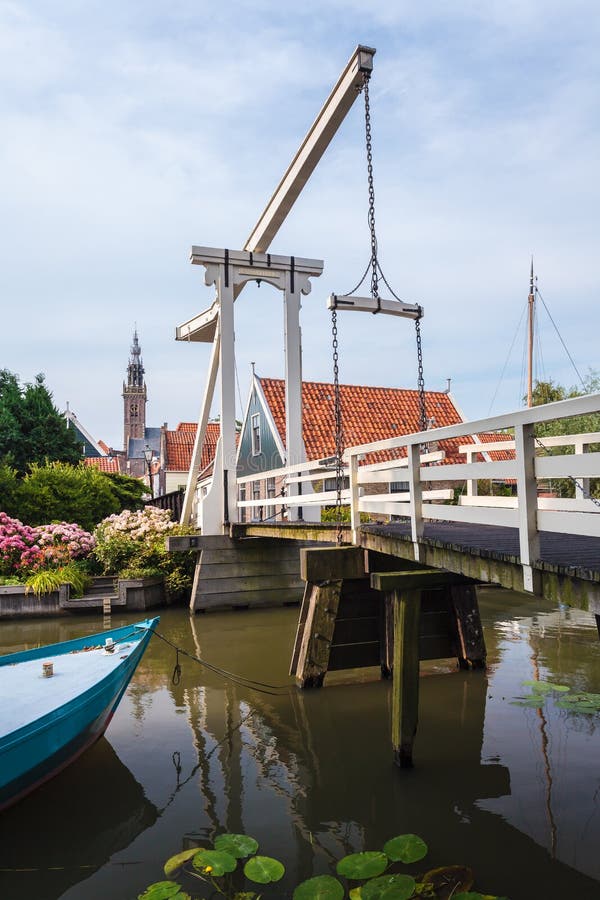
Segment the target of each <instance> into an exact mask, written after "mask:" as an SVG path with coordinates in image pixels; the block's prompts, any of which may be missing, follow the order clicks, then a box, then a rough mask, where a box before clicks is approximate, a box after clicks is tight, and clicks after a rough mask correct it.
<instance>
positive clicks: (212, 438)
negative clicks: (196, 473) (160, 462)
mask: <svg viewBox="0 0 600 900" xmlns="http://www.w3.org/2000/svg"><path fill="white" fill-rule="evenodd" d="M197 428H198V426H197V425H196V423H195V422H180V423H179V425H178V426H177V428H176V429H175V431H166V432H165V435H166V455H167V460H166V469H167V472H188V471H189V468H190V463H191V461H192V451H193V449H194V441H195V440H196V430H197ZM220 433H221V426H220V425H219V423H218V422H209V423H208V425H207V426H206V437H205V438H204V444H203V446H202V456H201V458H200V471H202V469H205V468H206V466H207V465H208V464H209V463H210V462H211V461H212V460H213V459H214V456H215V452H216V449H217V440H218V439H219V435H220Z"/></svg>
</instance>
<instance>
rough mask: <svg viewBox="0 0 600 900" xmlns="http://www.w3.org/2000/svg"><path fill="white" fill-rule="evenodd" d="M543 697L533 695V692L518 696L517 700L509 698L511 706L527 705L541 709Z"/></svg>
mask: <svg viewBox="0 0 600 900" xmlns="http://www.w3.org/2000/svg"><path fill="white" fill-rule="evenodd" d="M545 702H546V701H545V698H544V697H535V696H533V694H532V695H531V696H530V697H520V698H519V699H518V700H511V701H510V705H511V706H529V707H533V708H534V709H541V707H542V706H543V705H544V703H545Z"/></svg>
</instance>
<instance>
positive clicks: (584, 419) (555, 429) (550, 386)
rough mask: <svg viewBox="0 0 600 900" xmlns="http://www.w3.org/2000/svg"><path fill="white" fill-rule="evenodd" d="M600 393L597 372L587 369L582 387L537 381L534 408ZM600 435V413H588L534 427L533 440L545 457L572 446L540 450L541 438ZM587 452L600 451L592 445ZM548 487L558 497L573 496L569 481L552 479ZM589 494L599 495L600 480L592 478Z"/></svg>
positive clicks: (568, 449) (571, 450)
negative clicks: (564, 435) (565, 435)
mask: <svg viewBox="0 0 600 900" xmlns="http://www.w3.org/2000/svg"><path fill="white" fill-rule="evenodd" d="M599 391H600V373H598V372H596V371H594V370H590V371H589V372H588V375H587V377H586V378H584V379H583V384H582V385H581V386H574V387H570V388H565V387H564V386H563V385H561V384H557V383H556V382H554V381H552V379H550V380H548V381H536V383H535V385H534V387H533V405H534V406H540V405H541V404H543V403H553V402H555V401H557V400H568V399H570V398H572V397H582V396H583V395H584V394H593V393H597V392H599ZM590 432H600V413H587V414H586V415H582V416H569V417H568V418H566V419H554V420H551V421H549V422H541V423H540V424H539V425H536V427H535V434H536V437H537V438H538V439H539V442H540V445H541V446H540V447H539V448H538V452H540V453H545V454H547V455H556V454H561V455H562V454H568V453H574V452H575V449H574V448H573V447H571V448H568V447H546V448H544V447H543V443H544V438H545V437H550V436H555V435H561V434H589V433H590ZM590 450H593V451H598V450H600V444H591V445H590ZM549 486H550V487H551V489H552V490H554V491H556V493H557V494H558V496H559V497H573V496H574V495H575V483H574V482H573V481H572V480H571V479H566V478H556V479H552V481H551V482H550V484H549ZM590 493H591V495H592V496H594V497H598V496H600V480H599V479H592V481H591V482H590Z"/></svg>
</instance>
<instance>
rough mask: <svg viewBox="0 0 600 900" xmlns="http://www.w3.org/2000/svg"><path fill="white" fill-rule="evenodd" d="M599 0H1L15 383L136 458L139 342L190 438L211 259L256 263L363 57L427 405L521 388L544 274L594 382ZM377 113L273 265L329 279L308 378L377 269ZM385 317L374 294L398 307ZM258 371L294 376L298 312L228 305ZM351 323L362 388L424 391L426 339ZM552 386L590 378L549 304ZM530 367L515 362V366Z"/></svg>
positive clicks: (6, 286)
mask: <svg viewBox="0 0 600 900" xmlns="http://www.w3.org/2000/svg"><path fill="white" fill-rule="evenodd" d="M599 40H600V6H599V5H598V4H597V2H595V0H571V2H570V3H569V4H565V3H563V2H559V0H544V2H542V0H518V2H517V0H456V2H455V3H452V4H449V3H447V2H441V0H430V2H422V3H420V4H417V3H414V2H407V0H396V2H394V3H390V2H389V0H370V2H369V3H364V2H363V3H357V2H356V0H345V2H341V0H319V2H315V0H305V2H304V3H302V4H296V3H294V4H292V3H289V2H285V0H278V2H274V0H252V2H248V0H238V2H228V0H222V2H221V3H219V4H215V3H206V2H204V0H193V2H191V0H170V2H169V3H166V2H158V0H144V2H143V3H142V2H139V0H126V2H123V0H120V2H116V0H85V2H84V0H51V2H50V0H35V2H33V0H32V2H27V0H23V2H17V0H8V2H5V0H0V82H1V84H0V135H1V140H0V209H1V210H2V215H1V218H0V228H1V234H0V237H1V240H0V298H1V304H2V329H1V331H0V351H1V352H0V367H1V368H7V369H9V370H10V371H12V372H16V373H17V374H18V375H19V377H20V378H21V379H22V380H23V381H24V382H27V381H31V380H32V379H33V378H34V377H35V375H36V373H38V372H43V373H45V375H46V380H47V384H48V386H49V388H50V390H51V391H52V393H53V396H54V401H55V403H56V405H57V406H58V407H59V408H60V409H64V407H65V405H66V403H67V402H69V405H70V408H71V409H72V410H73V411H74V412H75V413H76V415H77V416H78V417H79V419H80V420H81V422H82V423H83V424H84V426H85V427H86V429H87V430H88V431H89V432H90V433H91V434H92V435H93V436H94V437H95V438H101V439H103V440H104V441H106V442H107V443H108V444H111V445H112V446H115V447H117V448H118V447H121V446H122V403H123V401H122V398H121V391H122V381H123V378H124V377H125V370H126V366H127V361H128V356H129V346H130V343H131V338H132V333H133V330H134V328H135V327H137V330H138V334H139V339H140V343H141V346H142V355H143V359H144V364H145V367H146V383H147V386H148V397H149V403H148V409H147V423H148V424H149V425H154V426H157V425H161V424H162V423H163V422H168V424H169V427H171V428H173V427H175V426H176V425H177V423H178V422H179V421H192V420H195V419H197V416H198V412H199V409H200V403H201V397H202V391H203V388H204V381H205V375H206V368H207V365H208V358H209V352H210V348H209V347H208V346H207V345H203V344H194V343H190V344H187V343H180V342H176V341H175V339H174V333H175V327H176V326H177V325H179V324H181V323H183V322H185V321H186V320H188V319H190V318H191V317H192V316H194V315H196V314H197V313H199V312H201V311H202V310H203V309H205V308H206V307H207V306H209V305H210V303H211V302H212V299H213V296H214V291H213V290H212V289H208V288H206V287H205V286H204V281H203V270H202V268H201V267H198V266H191V265H190V263H189V250H190V247H191V246H192V245H193V244H197V245H204V246H212V247H229V248H232V249H239V248H241V247H242V246H243V244H244V243H245V240H246V238H247V237H248V235H249V234H250V232H251V230H252V228H253V226H254V224H255V223H256V221H257V220H258V217H259V215H260V213H261V212H262V210H263V208H264V207H265V205H266V203H267V201H268V199H269V198H270V196H271V194H272V192H273V190H274V188H275V186H276V185H277V183H278V181H279V179H280V178H281V175H282V174H283V172H284V171H285V169H286V168H287V165H288V163H289V162H290V160H291V159H292V157H293V155H294V153H295V152H296V149H297V148H298V146H299V144H300V142H301V141H302V138H303V137H304V135H305V133H306V131H307V130H308V128H309V126H310V124H311V123H312V121H313V119H314V118H315V116H316V115H317V113H318V111H319V109H320V108H321V105H322V103H323V101H324V100H325V98H326V97H327V95H328V94H329V92H330V90H331V88H332V86H333V85H334V84H335V82H336V80H337V78H338V76H339V74H340V73H341V71H342V70H343V68H344V66H345V64H346V62H347V61H348V59H349V57H350V55H351V54H352V52H353V50H354V48H355V46H356V45H357V44H366V45H368V46H371V47H375V48H376V50H377V53H376V56H375V59H374V71H373V76H372V81H371V89H370V93H371V112H372V128H373V162H374V175H375V198H376V226H377V237H378V246H379V259H380V263H381V266H382V268H383V271H384V273H385V275H386V278H387V280H388V282H389V284H390V285H391V287H392V288H393V290H394V292H395V293H396V294H397V295H398V296H400V297H401V298H402V299H404V300H407V301H409V302H413V303H420V304H421V305H422V306H423V307H424V309H425V316H424V319H423V323H422V332H423V354H424V374H425V382H426V387H427V388H428V389H431V390H443V389H444V388H445V387H446V385H447V379H448V378H451V385H452V392H453V395H454V396H455V398H456V400H457V402H458V405H459V406H460V408H461V409H462V411H463V413H464V415H465V416H466V417H467V418H469V419H473V418H478V417H483V416H487V415H489V414H495V413H498V414H500V413H504V412H509V411H512V410H514V409H516V408H518V407H519V406H521V405H522V397H523V393H524V374H523V361H524V341H525V327H524V320H522V321H521V324H520V326H519V322H520V320H521V316H522V313H523V311H524V308H525V306H526V303H527V294H528V283H529V266H530V259H531V255H532V254H533V256H534V259H535V268H536V272H537V275H538V286H539V289H540V291H541V293H542V296H543V298H544V301H545V303H546V305H547V306H548V308H549V310H550V313H551V314H552V318H553V319H554V322H555V323H556V326H557V327H558V330H559V332H560V334H561V336H562V338H563V340H564V343H565V344H566V346H567V348H568V350H569V352H570V354H571V356H572V358H573V360H574V362H575V365H576V367H577V369H578V370H579V372H580V373H581V374H582V375H584V376H585V375H586V374H587V373H588V372H589V371H590V370H595V369H596V368H597V367H599V366H600V364H599V363H598V351H597V345H598V338H597V336H598V329H599V325H600V321H599V319H600V304H599V299H600V259H599V256H598V233H599V227H598V226H599V224H600V179H599V178H598V160H599V159H600V121H599V118H600V117H599V109H600V104H599V102H598V99H599V98H598V90H599V75H600V55H599V54H598V52H597V47H598V44H599ZM367 212H368V195H367V174H366V159H365V149H364V107H363V104H362V98H359V99H358V100H357V102H356V103H355V104H354V106H353V108H352V110H351V111H350V112H349V114H348V115H347V117H346V119H345V121H344V122H343V123H342V125H341V127H340V129H339V131H338V133H337V135H336V136H335V138H334V140H333V142H332V144H331V145H330V147H329V149H328V150H327V152H326V154H325V155H324V157H323V158H322V160H321V162H320V163H319V166H318V167H317V169H316V171H315V172H314V173H313V175H312V177H311V179H310V181H309V183H308V184H307V186H306V187H305V189H304V191H303V193H302V194H301V196H300V198H299V199H298V201H297V202H296V204H295V206H294V207H293V209H292V210H291V212H290V214H289V215H288V218H287V220H286V222H285V223H284V225H283V226H282V228H281V230H280V231H279V233H278V234H277V235H276V237H275V239H274V241H273V243H272V245H271V248H270V249H271V251H272V252H273V253H283V254H286V255H295V256H304V257H309V258H317V259H323V260H324V262H325V269H324V272H323V274H322V276H321V277H320V278H318V279H317V278H315V279H313V283H312V292H311V293H310V294H309V295H308V296H307V297H305V298H304V301H303V309H302V329H303V354H304V355H303V365H304V377H305V378H306V379H307V380H316V381H330V380H331V379H332V358H331V323H330V316H329V313H328V311H327V308H326V298H327V296H328V295H329V294H330V293H331V292H335V293H344V292H346V291H348V290H349V289H351V288H352V287H353V286H354V285H355V284H356V283H357V282H358V280H359V278H360V276H361V275H362V273H363V271H364V269H365V267H366V265H367V262H368V260H369V256H370V243H369V232H368V227H367ZM382 295H383V291H382ZM235 315H236V356H237V368H238V380H239V394H240V401H238V402H240V407H241V408H243V405H244V403H245V398H246V392H247V389H248V382H249V373H250V363H251V362H252V361H253V362H255V364H256V370H257V372H258V374H260V375H264V376H269V377H282V375H283V365H284V360H283V305H282V295H281V294H280V293H279V292H278V291H275V290H273V289H271V288H269V287H268V286H265V285H263V287H262V288H261V289H260V290H259V289H257V288H256V287H255V286H254V285H253V286H249V287H248V288H246V290H245V291H244V292H243V294H242V295H241V296H240V298H239V300H238V301H237V303H236V308H235ZM339 318H340V378H341V381H342V382H345V383H355V384H356V383H362V384H367V385H380V386H390V387H415V386H416V379H417V361H416V351H415V337H414V324H413V323H412V322H411V321H410V320H404V319H396V318H390V317H375V316H371V315H365V316H361V315H360V314H353V315H351V316H347V317H344V316H343V315H342V314H340V316H339ZM538 335H539V337H538V340H537V341H536V344H537V347H538V351H539V352H538V353H537V355H536V356H537V363H536V374H537V376H538V377H540V378H543V379H547V378H552V379H554V380H555V381H558V382H560V383H563V384H566V385H568V386H570V385H574V384H576V383H577V380H578V379H577V374H576V372H575V371H574V369H573V366H572V365H571V362H570V361H569V359H568V356H567V354H566V353H565V350H564V348H563V346H562V344H561V342H560V340H559V338H558V336H557V333H556V331H555V329H554V327H553V326H552V324H551V322H550V320H549V318H548V317H547V315H546V313H545V310H544V308H543V306H541V305H540V312H539V332H538ZM511 347H512V350H511Z"/></svg>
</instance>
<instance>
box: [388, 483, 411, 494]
mask: <svg viewBox="0 0 600 900" xmlns="http://www.w3.org/2000/svg"><path fill="white" fill-rule="evenodd" d="M408 490H409V485H408V481H390V494H403V493H404V492H405V491H408Z"/></svg>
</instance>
